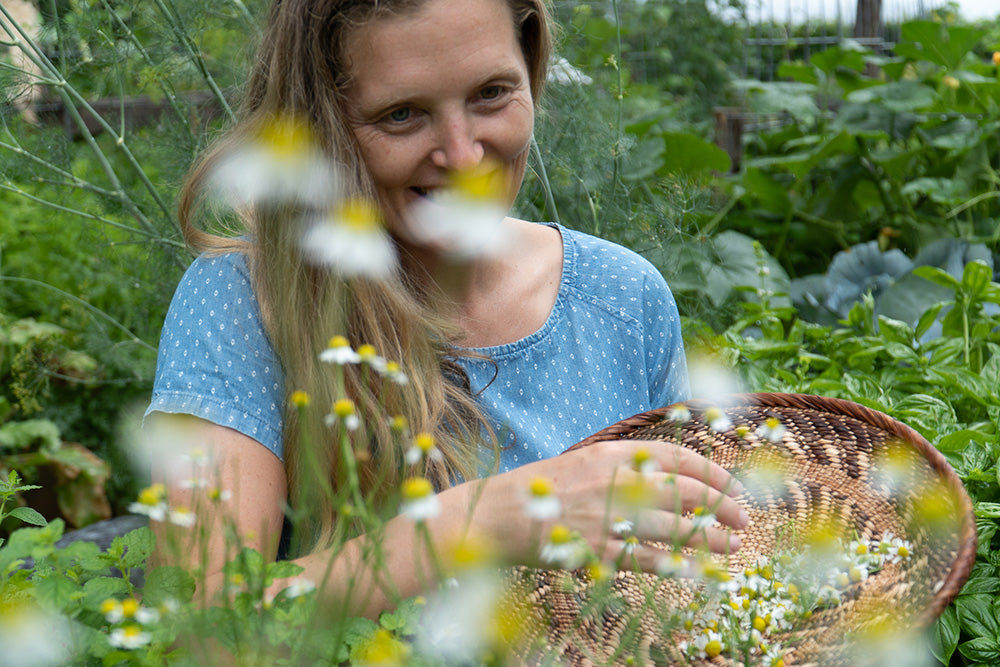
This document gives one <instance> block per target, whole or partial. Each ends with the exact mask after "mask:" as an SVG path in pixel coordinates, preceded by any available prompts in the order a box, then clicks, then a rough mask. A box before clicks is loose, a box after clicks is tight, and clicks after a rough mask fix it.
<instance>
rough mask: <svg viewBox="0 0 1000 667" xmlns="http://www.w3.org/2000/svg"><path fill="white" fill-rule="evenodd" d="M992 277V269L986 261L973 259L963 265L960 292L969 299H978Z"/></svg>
mask: <svg viewBox="0 0 1000 667" xmlns="http://www.w3.org/2000/svg"><path fill="white" fill-rule="evenodd" d="M992 279H993V269H991V268H990V267H989V266H987V265H986V262H983V261H981V260H978V259H977V260H975V261H973V262H969V263H968V264H966V265H965V270H964V271H963V272H962V292H963V293H964V294H965V295H966V298H968V299H969V300H970V301H978V300H979V299H980V297H982V295H983V294H984V293H985V292H986V288H987V287H989V284H990V281H991V280H992Z"/></svg>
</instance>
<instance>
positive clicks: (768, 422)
mask: <svg viewBox="0 0 1000 667" xmlns="http://www.w3.org/2000/svg"><path fill="white" fill-rule="evenodd" d="M764 425H765V426H767V427H768V428H769V429H771V430H772V431H773V430H774V429H776V428H778V427H779V426H781V420H780V419H778V418H777V417H768V418H767V419H765V420H764Z"/></svg>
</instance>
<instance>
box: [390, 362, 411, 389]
mask: <svg viewBox="0 0 1000 667" xmlns="http://www.w3.org/2000/svg"><path fill="white" fill-rule="evenodd" d="M385 376H386V377H387V378H389V380H391V381H392V382H395V383H396V384H398V385H400V386H403V385H406V384H409V382H410V378H408V377H407V376H406V373H404V372H403V369H402V367H401V366H400V365H399V364H398V363H396V362H395V361H387V362H385Z"/></svg>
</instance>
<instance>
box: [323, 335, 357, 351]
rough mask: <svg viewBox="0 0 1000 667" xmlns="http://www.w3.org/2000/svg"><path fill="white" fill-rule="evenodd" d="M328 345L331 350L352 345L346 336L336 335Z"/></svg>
mask: <svg viewBox="0 0 1000 667" xmlns="http://www.w3.org/2000/svg"><path fill="white" fill-rule="evenodd" d="M326 346H327V347H328V348H330V349H331V350H336V349H337V348H339V347H350V346H351V343H350V342H349V341H348V340H347V338H345V337H344V336H334V337H333V338H331V339H330V342H329V343H327V344H326Z"/></svg>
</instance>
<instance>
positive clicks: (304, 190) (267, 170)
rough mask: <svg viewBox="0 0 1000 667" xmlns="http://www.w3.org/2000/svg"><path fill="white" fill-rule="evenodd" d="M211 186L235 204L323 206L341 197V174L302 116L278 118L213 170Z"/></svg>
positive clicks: (222, 197)
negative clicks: (338, 196)
mask: <svg viewBox="0 0 1000 667" xmlns="http://www.w3.org/2000/svg"><path fill="white" fill-rule="evenodd" d="M209 182H210V184H211V186H212V188H213V189H214V190H215V192H216V194H217V195H218V196H219V197H220V198H221V199H222V200H223V201H225V202H226V203H228V204H229V205H230V206H232V207H233V208H236V209H243V208H247V207H249V206H252V205H255V204H260V203H280V202H296V203H299V204H305V205H308V206H320V205H323V204H324V203H327V202H330V201H331V200H332V199H334V198H335V197H336V196H337V193H338V190H339V183H340V176H339V174H338V173H337V170H336V169H335V167H334V166H333V163H332V162H331V161H330V160H328V159H327V158H326V157H325V156H324V155H323V154H322V151H321V150H320V149H319V143H318V141H317V139H316V137H315V135H314V134H313V130H312V127H311V126H310V125H309V123H308V122H307V121H306V120H305V119H304V118H302V117H300V116H296V115H293V114H283V115H277V116H274V117H272V118H269V119H268V120H266V121H265V122H263V123H261V124H260V125H259V126H258V127H257V128H256V131H255V132H254V133H253V135H252V136H251V137H249V139H248V140H247V142H246V143H244V144H243V145H241V146H238V147H237V148H235V149H234V150H232V151H230V152H229V153H227V154H226V155H224V156H223V158H222V159H221V160H219V161H218V162H217V163H216V164H215V165H214V167H213V169H212V172H211V174H210V176H209Z"/></svg>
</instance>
